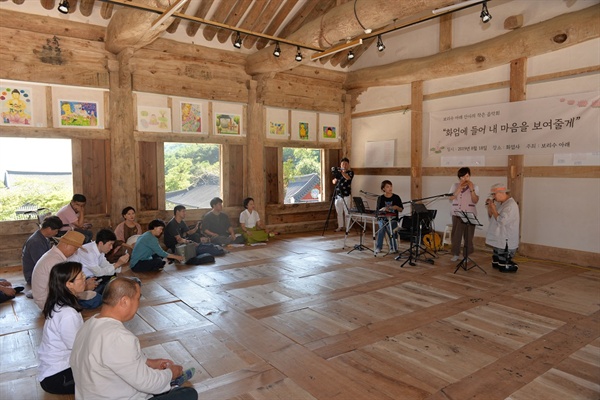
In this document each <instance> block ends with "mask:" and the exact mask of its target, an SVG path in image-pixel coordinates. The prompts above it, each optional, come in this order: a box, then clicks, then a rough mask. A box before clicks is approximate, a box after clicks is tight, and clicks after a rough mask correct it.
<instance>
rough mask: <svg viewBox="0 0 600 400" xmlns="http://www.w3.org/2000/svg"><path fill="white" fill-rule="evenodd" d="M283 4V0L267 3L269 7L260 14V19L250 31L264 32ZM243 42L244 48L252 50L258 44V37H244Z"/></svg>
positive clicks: (273, 0) (272, 0)
mask: <svg viewBox="0 0 600 400" xmlns="http://www.w3.org/2000/svg"><path fill="white" fill-rule="evenodd" d="M282 2H283V0H271V1H269V2H266V3H267V5H266V7H265V8H264V9H263V11H262V13H261V14H260V18H257V20H256V21H255V22H254V24H253V25H252V28H248V29H249V30H252V31H254V32H264V31H265V28H266V27H267V24H268V23H269V21H271V19H273V16H274V15H275V13H276V12H277V10H278V9H279V6H281V3H282ZM243 40H244V41H243V43H244V47H245V48H247V49H250V48H252V47H253V46H254V43H256V41H257V40H258V37H256V36H244V39H243Z"/></svg>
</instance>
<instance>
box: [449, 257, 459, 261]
mask: <svg viewBox="0 0 600 400" xmlns="http://www.w3.org/2000/svg"><path fill="white" fill-rule="evenodd" d="M459 258H460V256H452V258H451V259H450V261H458V259H459Z"/></svg>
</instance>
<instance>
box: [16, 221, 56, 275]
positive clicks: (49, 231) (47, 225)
mask: <svg viewBox="0 0 600 400" xmlns="http://www.w3.org/2000/svg"><path fill="white" fill-rule="evenodd" d="M62 226H63V222H62V220H61V219H60V218H59V217H57V216H56V215H50V216H48V217H46V218H44V221H43V222H42V227H41V228H40V229H38V230H37V231H35V232H34V233H33V234H32V235H31V236H29V238H28V239H27V240H26V241H25V244H24V245H23V249H22V251H21V263H22V265H23V276H24V277H25V282H27V284H28V285H31V274H32V273H33V267H35V263H37V262H38V260H39V259H40V258H41V257H42V256H43V255H44V253H46V252H47V251H48V250H50V247H52V243H51V242H50V238H52V237H54V236H56V235H58V231H59V230H60V229H61V228H62Z"/></svg>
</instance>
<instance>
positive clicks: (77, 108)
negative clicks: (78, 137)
mask: <svg viewBox="0 0 600 400" xmlns="http://www.w3.org/2000/svg"><path fill="white" fill-rule="evenodd" d="M58 109H59V112H60V126H62V127H67V126H68V127H85V128H96V127H98V103H96V102H94V101H77V100H59V101H58Z"/></svg>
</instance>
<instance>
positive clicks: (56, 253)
mask: <svg viewBox="0 0 600 400" xmlns="http://www.w3.org/2000/svg"><path fill="white" fill-rule="evenodd" d="M84 241H85V236H84V235H83V234H82V233H79V232H76V231H68V232H67V233H66V234H65V235H64V236H62V237H61V238H60V240H59V241H58V244H57V245H56V246H54V247H52V248H51V249H50V250H48V251H47V252H46V253H45V254H44V255H43V256H42V257H41V258H40V259H39V260H38V262H37V263H36V264H35V267H33V273H32V274H31V292H32V294H33V301H34V302H35V304H36V305H37V306H38V307H39V308H40V310H43V309H44V304H45V303H46V297H48V280H49V279H50V271H51V270H52V267H54V266H55V265H56V264H58V263H61V262H64V261H67V258H69V257H71V256H72V255H73V254H75V252H76V251H77V249H79V248H81V247H82V246H83V242H84ZM84 251H85V249H84ZM97 285H98V284H97V283H96V279H95V278H89V279H87V280H86V282H85V289H86V290H94V289H95V288H96V286H97ZM101 302H102V299H101V297H100V296H94V297H92V298H91V299H89V300H81V299H80V300H79V304H80V305H81V306H82V307H83V308H96V307H99V306H100V304H101Z"/></svg>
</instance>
